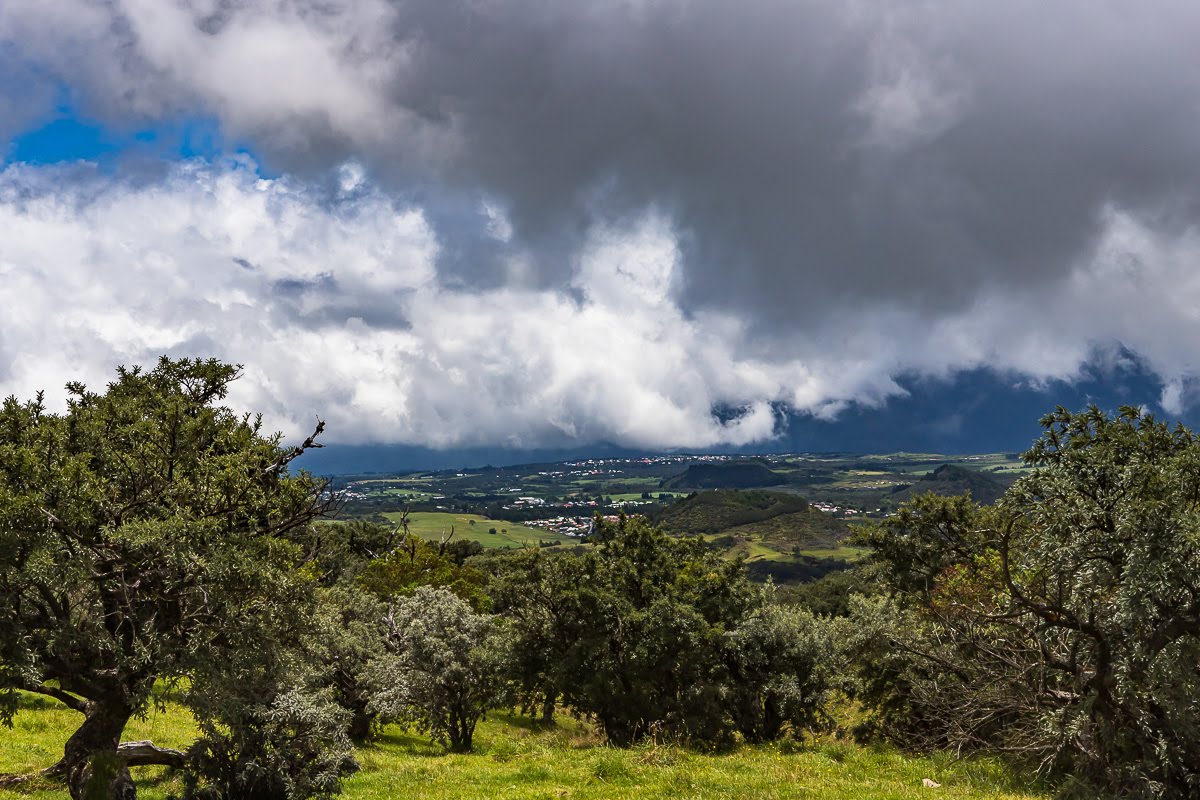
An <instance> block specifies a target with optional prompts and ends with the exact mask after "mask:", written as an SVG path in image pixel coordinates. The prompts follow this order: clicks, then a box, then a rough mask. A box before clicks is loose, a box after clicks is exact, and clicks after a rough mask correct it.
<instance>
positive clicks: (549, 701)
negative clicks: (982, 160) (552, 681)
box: [542, 691, 558, 725]
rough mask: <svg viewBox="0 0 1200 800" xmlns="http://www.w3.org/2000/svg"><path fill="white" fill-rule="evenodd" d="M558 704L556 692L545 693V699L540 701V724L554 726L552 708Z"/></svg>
mask: <svg viewBox="0 0 1200 800" xmlns="http://www.w3.org/2000/svg"><path fill="white" fill-rule="evenodd" d="M557 702H558V693H557V692H550V691H548V692H546V699H545V700H543V701H542V724H543V725H553V724H554V706H555V705H556V704H557Z"/></svg>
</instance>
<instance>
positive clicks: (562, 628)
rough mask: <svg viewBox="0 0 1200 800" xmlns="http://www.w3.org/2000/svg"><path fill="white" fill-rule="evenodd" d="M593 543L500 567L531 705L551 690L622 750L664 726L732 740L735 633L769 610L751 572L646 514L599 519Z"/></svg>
mask: <svg viewBox="0 0 1200 800" xmlns="http://www.w3.org/2000/svg"><path fill="white" fill-rule="evenodd" d="M592 540H593V541H595V542H598V544H597V545H596V546H594V547H589V548H587V549H586V550H584V551H583V552H579V553H555V554H546V555H542V554H541V553H538V552H536V551H535V552H533V553H531V554H528V555H525V556H523V557H522V558H521V559H520V560H515V561H513V562H511V563H510V564H509V565H508V566H507V568H505V566H500V567H499V568H498V569H497V577H496V579H495V581H494V582H493V584H492V590H493V593H494V595H495V596H496V600H497V604H496V607H497V610H498V611H500V612H501V613H502V614H503V615H504V616H505V617H506V618H508V619H510V620H511V621H512V624H513V628H514V632H515V636H516V640H517V644H516V645H515V647H514V650H515V653H516V655H515V657H514V660H513V661H512V662H511V663H512V666H513V668H514V669H515V670H517V671H518V674H517V675H516V678H517V683H518V685H519V686H521V687H522V688H523V689H524V690H525V692H526V697H527V699H528V698H529V695H530V694H536V693H538V692H540V693H542V695H543V696H544V697H545V698H546V701H547V703H548V704H549V707H550V708H551V709H552V708H553V702H554V699H555V697H556V696H557V695H561V697H562V699H563V701H564V703H565V704H566V705H568V706H570V707H571V708H572V709H573V710H574V711H576V712H577V713H580V714H585V715H588V716H591V717H593V718H594V719H596V721H597V722H598V723H599V725H600V727H601V729H602V730H603V732H604V735H605V737H606V738H607V739H608V740H609V741H610V742H612V743H614V744H621V745H624V744H629V743H631V742H634V741H636V740H638V739H641V738H643V737H645V736H647V735H649V734H650V733H651V732H652V731H654V730H659V731H662V732H665V733H670V734H673V735H679V736H687V737H690V738H693V739H696V740H701V741H720V740H722V739H724V738H726V737H727V736H728V735H729V734H730V733H731V731H732V728H733V727H734V724H733V722H732V720H731V718H730V710H729V708H728V704H727V703H726V701H725V698H726V697H727V695H728V690H729V673H728V666H727V664H726V663H725V649H724V648H725V644H724V641H723V635H724V634H725V633H726V632H727V631H730V630H732V629H734V628H736V627H737V625H738V623H739V621H740V620H741V619H742V618H743V616H744V615H745V613H746V612H747V611H748V610H749V609H750V608H752V607H754V606H755V604H756V602H757V595H756V593H755V591H754V589H753V588H752V587H751V586H750V584H749V582H748V581H747V580H746V575H745V569H744V567H743V565H742V564H741V563H740V562H737V561H726V560H724V559H722V558H721V557H720V556H719V555H717V554H716V553H714V552H712V551H710V550H709V549H708V548H706V547H705V546H704V543H703V542H702V541H700V540H699V539H692V538H672V537H669V536H667V535H666V534H665V533H663V532H662V531H661V530H659V529H657V528H653V527H651V526H650V525H649V524H648V523H646V521H645V520H644V519H641V518H624V517H622V518H621V519H620V521H619V522H617V523H616V524H609V523H606V522H604V521H603V520H600V519H597V521H596V525H595V529H594V532H593V536H592ZM503 562H504V559H500V563H501V565H503Z"/></svg>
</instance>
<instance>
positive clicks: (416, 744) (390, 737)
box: [363, 728, 446, 758]
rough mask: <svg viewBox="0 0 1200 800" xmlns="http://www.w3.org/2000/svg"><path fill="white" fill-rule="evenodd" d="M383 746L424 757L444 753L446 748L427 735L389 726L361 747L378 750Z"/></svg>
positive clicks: (442, 754) (405, 753)
mask: <svg viewBox="0 0 1200 800" xmlns="http://www.w3.org/2000/svg"><path fill="white" fill-rule="evenodd" d="M383 748H388V749H395V750H399V751H401V752H402V753H403V754H404V755H409V756H424V757H426V758H432V757H435V756H444V755H446V749H445V748H444V747H442V746H441V745H439V744H436V743H434V742H432V741H430V740H429V738H428V737H425V736H419V735H417V734H415V733H412V732H411V731H405V730H397V729H395V728H389V729H388V730H385V731H384V732H383V733H381V734H379V735H378V736H376V737H375V738H374V739H373V740H372V741H371V742H369V743H368V744H366V745H363V749H369V750H379V749H383Z"/></svg>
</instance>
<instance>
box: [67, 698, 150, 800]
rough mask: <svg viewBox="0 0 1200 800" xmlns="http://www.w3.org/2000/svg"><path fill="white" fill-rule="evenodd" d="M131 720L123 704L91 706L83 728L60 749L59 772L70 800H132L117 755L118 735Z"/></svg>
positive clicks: (133, 789)
mask: <svg viewBox="0 0 1200 800" xmlns="http://www.w3.org/2000/svg"><path fill="white" fill-rule="evenodd" d="M131 716H133V708H132V707H130V706H129V705H128V704H126V703H123V702H107V703H104V702H93V703H90V704H89V706H88V710H87V712H86V716H85V718H84V720H83V724H82V725H80V726H79V729H78V730H76V731H75V733H73V734H71V738H69V739H67V743H66V745H65V746H64V747H63V760H62V772H63V774H64V775H65V776H66V778H67V788H68V789H69V790H70V792H71V798H72V800H135V798H136V797H137V789H136V787H135V786H134V784H133V779H132V778H131V777H130V775H129V766H128V765H127V764H126V763H125V762H124V761H123V760H122V759H121V757H120V756H119V755H118V753H117V748H118V747H119V746H120V744H121V733H122V732H123V731H124V730H125V725H126V723H128V722H129V718H130V717H131Z"/></svg>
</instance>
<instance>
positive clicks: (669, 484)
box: [660, 461, 787, 491]
mask: <svg viewBox="0 0 1200 800" xmlns="http://www.w3.org/2000/svg"><path fill="white" fill-rule="evenodd" d="M785 483H787V478H785V477H784V476H783V475H780V474H779V473H778V472H774V471H772V470H771V468H770V467H768V466H767V465H766V464H763V463H762V462H761V461H728V462H722V463H716V464H692V465H691V466H689V467H688V468H687V469H685V470H684V471H683V472H681V473H680V474H679V475H676V476H675V477H673V478H667V479H666V480H664V481H662V482H661V483H660V487H661V488H663V489H666V490H669V491H678V490H680V489H685V490H686V489H753V488H757V487H760V486H782V485H783V484H785Z"/></svg>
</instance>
